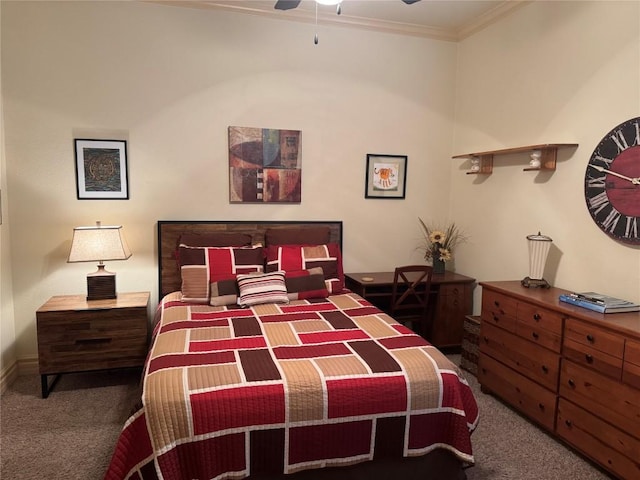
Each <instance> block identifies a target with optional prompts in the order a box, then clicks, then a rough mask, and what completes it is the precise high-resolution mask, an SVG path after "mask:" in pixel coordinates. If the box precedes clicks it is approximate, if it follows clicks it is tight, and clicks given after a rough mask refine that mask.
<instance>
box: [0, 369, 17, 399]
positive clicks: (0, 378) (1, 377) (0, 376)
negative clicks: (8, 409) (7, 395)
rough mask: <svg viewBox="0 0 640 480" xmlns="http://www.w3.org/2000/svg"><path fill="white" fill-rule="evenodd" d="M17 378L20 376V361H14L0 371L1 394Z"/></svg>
mask: <svg viewBox="0 0 640 480" xmlns="http://www.w3.org/2000/svg"><path fill="white" fill-rule="evenodd" d="M16 378H18V362H13V363H12V364H11V365H9V367H7V368H3V369H2V371H1V372H0V394H3V393H4V392H5V391H6V390H7V388H8V387H9V385H11V384H12V383H13V382H14V381H15V379H16Z"/></svg>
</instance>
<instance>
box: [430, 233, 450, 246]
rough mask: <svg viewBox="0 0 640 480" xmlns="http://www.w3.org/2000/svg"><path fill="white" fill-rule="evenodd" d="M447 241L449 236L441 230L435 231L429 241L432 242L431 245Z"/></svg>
mask: <svg viewBox="0 0 640 480" xmlns="http://www.w3.org/2000/svg"><path fill="white" fill-rule="evenodd" d="M446 239H447V236H446V235H445V234H444V232H441V231H440V230H434V231H433V232H431V234H430V235H429V240H431V243H440V244H442V243H444V241H445V240H446Z"/></svg>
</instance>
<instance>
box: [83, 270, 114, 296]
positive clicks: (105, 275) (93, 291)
mask: <svg viewBox="0 0 640 480" xmlns="http://www.w3.org/2000/svg"><path fill="white" fill-rule="evenodd" d="M111 298H117V295H116V274H115V273H112V272H107V271H106V270H105V269H104V265H98V271H97V272H94V273H90V274H89V275H87V300H106V299H111Z"/></svg>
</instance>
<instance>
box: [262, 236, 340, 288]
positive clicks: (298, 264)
mask: <svg viewBox="0 0 640 480" xmlns="http://www.w3.org/2000/svg"><path fill="white" fill-rule="evenodd" d="M314 267H320V268H322V271H323V273H324V280H325V284H326V285H327V290H328V292H329V293H340V292H342V290H343V289H344V272H343V270H342V255H341V254H340V247H339V246H338V244H337V243H327V244H324V245H271V246H268V247H267V272H275V271H276V270H284V271H285V272H295V271H299V270H309V269H312V268H314Z"/></svg>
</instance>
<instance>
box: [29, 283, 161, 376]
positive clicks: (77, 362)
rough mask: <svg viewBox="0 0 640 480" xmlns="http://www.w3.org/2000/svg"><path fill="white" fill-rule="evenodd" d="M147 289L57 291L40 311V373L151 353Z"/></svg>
mask: <svg viewBox="0 0 640 480" xmlns="http://www.w3.org/2000/svg"><path fill="white" fill-rule="evenodd" d="M148 299H149V296H148V294H146V293H145V294H126V293H125V294H121V295H119V296H118V298H117V299H113V300H99V301H86V300H85V299H84V298H83V297H79V296H61V297H53V298H52V299H50V300H49V301H48V302H47V303H46V304H45V305H43V306H42V307H41V308H40V309H39V310H38V311H37V312H36V317H37V329H38V364H39V368H40V374H41V375H49V374H58V373H70V372H81V371H88V370H102V369H109V368H121V367H136V366H141V365H143V364H144V361H145V358H146V355H147V348H148V346H147V341H148V339H147V336H148V316H147V306H148Z"/></svg>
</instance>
